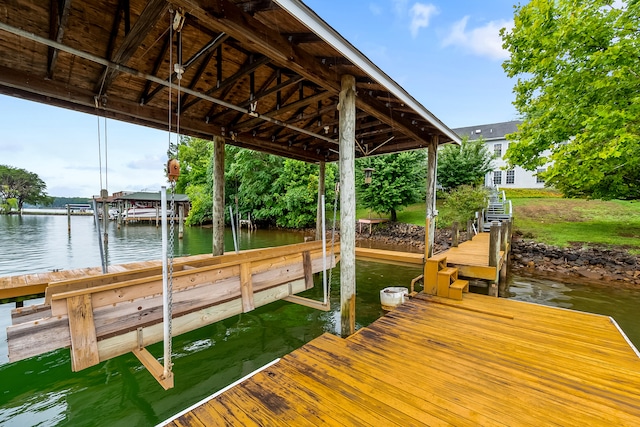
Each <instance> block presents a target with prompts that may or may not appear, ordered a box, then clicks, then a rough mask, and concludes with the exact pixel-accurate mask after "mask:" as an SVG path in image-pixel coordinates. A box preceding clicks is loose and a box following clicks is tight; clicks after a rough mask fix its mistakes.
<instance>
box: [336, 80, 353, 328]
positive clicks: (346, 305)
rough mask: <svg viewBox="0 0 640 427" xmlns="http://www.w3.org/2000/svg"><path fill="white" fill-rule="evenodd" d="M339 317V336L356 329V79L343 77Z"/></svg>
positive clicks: (339, 108) (341, 92)
mask: <svg viewBox="0 0 640 427" xmlns="http://www.w3.org/2000/svg"><path fill="white" fill-rule="evenodd" d="M338 110H339V111H340V192H341V195H340V255H341V262H340V319H341V335H342V336H343V337H347V336H349V335H351V334H353V333H354V332H355V328H356V245H355V241H356V191H355V181H356V180H355V139H356V132H355V130H356V126H355V125H356V79H355V77H353V76H350V75H344V76H342V88H341V91H340V102H339V104H338Z"/></svg>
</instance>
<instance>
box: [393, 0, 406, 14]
mask: <svg viewBox="0 0 640 427" xmlns="http://www.w3.org/2000/svg"><path fill="white" fill-rule="evenodd" d="M391 3H393V10H394V11H395V13H396V15H397V16H400V17H401V16H403V15H404V14H405V13H406V11H407V3H409V0H391Z"/></svg>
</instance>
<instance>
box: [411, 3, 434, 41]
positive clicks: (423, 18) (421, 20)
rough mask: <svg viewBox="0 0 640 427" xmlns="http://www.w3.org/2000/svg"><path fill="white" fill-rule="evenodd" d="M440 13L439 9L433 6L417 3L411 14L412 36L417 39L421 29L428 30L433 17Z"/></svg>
mask: <svg viewBox="0 0 640 427" xmlns="http://www.w3.org/2000/svg"><path fill="white" fill-rule="evenodd" d="M437 13H438V9H437V8H436V7H435V6H434V5H432V4H424V3H415V4H414V5H413V6H412V7H411V10H409V14H410V15H411V25H410V26H409V28H410V30H411V35H412V36H413V37H414V38H415V37H417V36H418V31H419V30H420V28H426V27H428V26H429V20H430V19H431V17H432V16H433V15H435V14H437Z"/></svg>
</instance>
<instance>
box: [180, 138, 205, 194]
mask: <svg viewBox="0 0 640 427" xmlns="http://www.w3.org/2000/svg"><path fill="white" fill-rule="evenodd" d="M177 150H178V160H179V161H180V176H179V177H178V180H177V181H176V192H178V193H184V194H186V193H187V188H189V187H190V186H201V185H206V183H207V179H208V177H209V176H210V174H207V170H208V169H209V167H210V166H211V156H212V155H213V143H212V142H211V141H207V140H205V139H200V138H189V137H182V138H181V140H180V144H179V145H178V147H177Z"/></svg>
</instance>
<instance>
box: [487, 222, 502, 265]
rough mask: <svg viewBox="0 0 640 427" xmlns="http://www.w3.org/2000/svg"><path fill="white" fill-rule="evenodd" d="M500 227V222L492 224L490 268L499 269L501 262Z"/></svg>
mask: <svg viewBox="0 0 640 427" xmlns="http://www.w3.org/2000/svg"><path fill="white" fill-rule="evenodd" d="M501 228H502V227H501V226H500V222H499V221H493V222H491V231H490V234H489V266H490V267H498V261H499V260H500V241H501V239H500V229H501Z"/></svg>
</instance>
